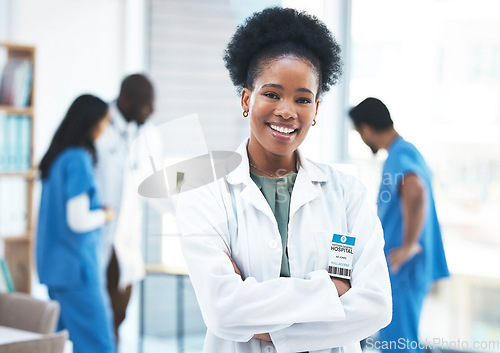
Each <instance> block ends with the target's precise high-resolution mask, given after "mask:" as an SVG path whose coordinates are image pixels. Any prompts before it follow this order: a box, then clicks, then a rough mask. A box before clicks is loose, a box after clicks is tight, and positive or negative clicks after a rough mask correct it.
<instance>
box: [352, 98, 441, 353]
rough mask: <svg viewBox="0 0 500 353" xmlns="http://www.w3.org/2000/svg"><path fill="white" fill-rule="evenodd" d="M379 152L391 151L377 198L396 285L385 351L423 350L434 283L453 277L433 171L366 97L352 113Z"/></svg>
mask: <svg viewBox="0 0 500 353" xmlns="http://www.w3.org/2000/svg"><path fill="white" fill-rule="evenodd" d="M349 116H350V118H351V119H352V121H353V123H354V127H355V129H356V131H358V133H359V134H360V136H361V139H362V140H363V142H364V143H366V145H368V147H370V149H371V150H372V152H373V153H374V154H375V153H377V151H378V150H379V149H386V150H387V151H388V153H389V155H388V157H387V160H386V161H385V164H384V168H383V174H382V182H381V185H380V191H379V196H378V199H377V208H378V216H379V218H380V221H381V222H382V227H383V229H384V238H385V248H384V251H385V255H386V258H387V261H388V264H389V275H390V280H391V286H392V298H393V317H392V322H391V323H390V324H389V325H388V326H387V327H386V328H384V329H382V330H381V331H380V332H379V344H380V348H381V350H382V351H383V352H398V351H408V352H421V351H422V350H421V349H419V345H418V342H419V341H418V323H419V319H420V312H421V309H422V303H423V300H424V298H425V296H426V294H427V293H428V291H429V289H430V287H431V285H432V283H434V282H435V281H436V280H438V279H440V278H444V277H448V276H449V272H448V266H447V264H446V258H445V254H444V249H443V242H442V239H441V230H440V227H439V222H438V219H437V215H436V208H435V205H434V197H433V194H432V186H431V172H430V170H429V167H428V166H427V164H426V162H425V160H424V158H423V157H422V155H421V154H420V152H419V151H418V150H417V148H416V147H415V146H414V145H413V144H411V143H409V142H407V141H405V140H404V139H403V138H402V137H401V136H400V135H399V134H398V133H397V131H396V130H395V129H394V126H393V125H394V124H393V121H392V119H391V116H390V113H389V110H388V109H387V107H386V106H385V104H384V103H382V102H381V101H380V100H378V99H376V98H367V99H365V100H364V101H362V102H361V103H359V104H358V105H357V106H355V107H354V108H352V109H351V110H350V111H349Z"/></svg>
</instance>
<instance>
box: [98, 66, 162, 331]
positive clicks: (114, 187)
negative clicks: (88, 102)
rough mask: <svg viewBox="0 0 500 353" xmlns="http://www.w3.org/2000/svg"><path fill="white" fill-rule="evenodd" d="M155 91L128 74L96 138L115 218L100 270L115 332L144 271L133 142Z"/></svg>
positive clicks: (102, 184)
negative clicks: (106, 123) (105, 123)
mask: <svg viewBox="0 0 500 353" xmlns="http://www.w3.org/2000/svg"><path fill="white" fill-rule="evenodd" d="M153 104H154V90H153V84H152V83H151V81H150V80H149V79H148V78H147V77H146V76H144V75H142V74H134V75H130V76H127V77H125V78H124V79H123V81H122V83H121V88H120V93H119V96H118V98H117V99H116V101H114V102H112V103H110V107H109V110H110V115H111V123H110V124H109V126H108V127H107V128H106V130H105V131H104V133H103V134H102V136H101V137H100V138H99V139H98V140H97V141H96V149H97V156H98V160H99V162H98V164H97V170H96V176H97V185H98V186H99V191H100V192H101V194H102V199H103V202H104V203H105V204H106V205H109V206H111V207H113V208H114V209H116V211H117V217H116V219H115V220H114V221H113V222H111V223H110V224H108V225H107V226H106V227H104V229H103V232H104V241H103V246H102V251H101V270H102V275H103V276H104V277H105V278H106V282H107V288H108V293H109V297H110V299H111V306H112V309H113V314H114V327H115V336H116V340H117V341H118V328H119V326H120V324H121V323H122V322H123V320H124V319H125V314H126V310H127V306H128V302H129V300H130V295H131V291H132V284H133V283H136V282H138V281H140V280H141V279H142V278H143V277H144V274H145V271H144V262H143V259H142V253H141V235H142V232H141V225H142V205H141V202H140V198H139V195H138V193H137V185H136V179H135V177H136V175H135V173H136V172H138V170H139V169H140V168H144V163H143V162H144V160H143V159H141V158H139V156H140V153H139V151H137V150H131V144H132V142H133V141H134V140H135V139H136V138H137V137H138V136H139V133H140V131H141V130H142V129H143V127H144V124H145V123H146V121H147V120H148V118H149V117H150V116H151V114H152V113H153V109H154V108H153Z"/></svg>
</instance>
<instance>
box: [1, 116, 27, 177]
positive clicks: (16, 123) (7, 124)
mask: <svg viewBox="0 0 500 353" xmlns="http://www.w3.org/2000/svg"><path fill="white" fill-rule="evenodd" d="M30 167H31V118H30V116H28V115H6V114H2V113H1V112H0V172H20V171H27V170H29V169H30Z"/></svg>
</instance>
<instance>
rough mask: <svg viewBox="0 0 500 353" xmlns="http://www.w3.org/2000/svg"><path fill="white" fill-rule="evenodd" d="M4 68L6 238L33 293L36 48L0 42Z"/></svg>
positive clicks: (0, 220)
mask: <svg viewBox="0 0 500 353" xmlns="http://www.w3.org/2000/svg"><path fill="white" fill-rule="evenodd" d="M0 70H1V71H0V242H3V248H4V256H5V258H6V259H7V263H8V265H9V268H10V272H11V275H12V279H13V282H14V287H15V290H16V291H17V292H25V293H29V292H30V290H31V272H32V269H33V267H34V266H33V238H34V234H33V231H34V227H33V215H32V210H33V207H32V206H33V183H34V180H35V178H36V175H37V173H36V170H35V168H34V166H33V132H34V108H33V107H34V94H33V93H34V89H33V87H34V77H35V75H34V73H35V48H34V47H30V46H23V45H16V44H10V43H2V42H0ZM14 186H16V187H14ZM16 208H17V211H16ZM15 212H17V214H15Z"/></svg>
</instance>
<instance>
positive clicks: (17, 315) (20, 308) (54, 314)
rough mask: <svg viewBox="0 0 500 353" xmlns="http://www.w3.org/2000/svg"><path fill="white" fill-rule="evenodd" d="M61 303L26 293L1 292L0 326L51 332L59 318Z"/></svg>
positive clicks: (44, 332)
mask: <svg viewBox="0 0 500 353" xmlns="http://www.w3.org/2000/svg"><path fill="white" fill-rule="evenodd" d="M59 310H60V309H59V303H57V302H56V301H53V300H49V301H43V300H38V299H35V298H33V297H31V296H29V295H28V294H24V293H0V326H7V327H12V328H17V329H19V330H25V331H31V332H38V333H42V334H51V333H53V332H54V330H55V328H56V324H57V320H58V319H59Z"/></svg>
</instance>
